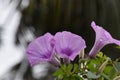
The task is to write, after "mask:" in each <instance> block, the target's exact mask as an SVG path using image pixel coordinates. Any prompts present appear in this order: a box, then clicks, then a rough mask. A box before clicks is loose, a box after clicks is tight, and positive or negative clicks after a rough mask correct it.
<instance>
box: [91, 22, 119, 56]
mask: <svg viewBox="0 0 120 80" xmlns="http://www.w3.org/2000/svg"><path fill="white" fill-rule="evenodd" d="M91 27H92V28H93V30H94V31H95V33H96V39H95V43H94V46H93V48H92V50H91V51H90V53H89V56H90V57H91V58H94V57H95V56H96V54H97V53H98V52H99V51H100V50H101V49H102V48H103V47H104V46H105V45H107V44H116V45H120V41H119V40H116V39H114V38H112V36H111V35H110V33H109V32H108V31H106V30H105V29H103V28H102V27H100V26H98V25H96V24H95V22H94V21H93V22H92V23H91Z"/></svg>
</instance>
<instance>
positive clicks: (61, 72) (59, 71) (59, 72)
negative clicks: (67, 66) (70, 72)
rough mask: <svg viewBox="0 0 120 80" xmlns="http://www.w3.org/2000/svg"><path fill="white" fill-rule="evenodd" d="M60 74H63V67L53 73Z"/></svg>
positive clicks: (54, 74)
mask: <svg viewBox="0 0 120 80" xmlns="http://www.w3.org/2000/svg"><path fill="white" fill-rule="evenodd" d="M60 74H63V71H62V70H61V69H59V70H57V71H56V72H55V73H53V76H59V75H60Z"/></svg>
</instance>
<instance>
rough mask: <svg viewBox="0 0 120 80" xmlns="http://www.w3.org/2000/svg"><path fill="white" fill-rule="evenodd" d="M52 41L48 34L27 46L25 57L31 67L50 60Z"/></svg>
mask: <svg viewBox="0 0 120 80" xmlns="http://www.w3.org/2000/svg"><path fill="white" fill-rule="evenodd" d="M52 39H53V36H52V35H51V34H50V33H46V34H45V35H43V36H40V37H38V38H37V39H35V40H34V41H32V42H31V43H30V44H29V45H28V48H27V57H28V60H29V62H30V63H31V65H35V64H37V63H39V62H45V61H50V60H51V58H52V54H53V45H51V41H52Z"/></svg>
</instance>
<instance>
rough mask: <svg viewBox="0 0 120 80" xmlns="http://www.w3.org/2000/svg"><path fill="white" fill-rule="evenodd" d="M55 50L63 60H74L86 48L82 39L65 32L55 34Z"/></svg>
mask: <svg viewBox="0 0 120 80" xmlns="http://www.w3.org/2000/svg"><path fill="white" fill-rule="evenodd" d="M54 39H55V50H56V52H57V53H58V54H59V55H60V56H61V57H62V58H69V59H70V60H74V58H75V57H76V56H77V55H78V54H79V52H80V51H81V50H82V49H84V48H85V47H86V44H85V41H84V40H83V39H82V37H80V36H78V35H76V34H73V33H71V32H67V31H63V32H58V33H56V34H55V37H54Z"/></svg>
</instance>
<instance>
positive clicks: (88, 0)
mask: <svg viewBox="0 0 120 80" xmlns="http://www.w3.org/2000/svg"><path fill="white" fill-rule="evenodd" d="M92 21H95V22H96V24H98V25H100V26H102V27H104V28H105V29H106V30H107V31H109V32H110V33H111V35H112V36H113V37H114V38H116V39H119V40H120V0H0V80H53V77H52V73H53V72H54V71H55V69H54V67H53V66H51V65H50V64H48V63H46V64H38V65H36V66H34V67H30V64H29V63H28V60H27V58H26V54H25V51H26V47H27V45H28V44H29V42H31V41H32V40H33V39H35V38H36V37H39V36H41V35H43V34H44V33H46V32H50V33H51V34H53V35H54V34H55V33H56V32H58V31H65V30H66V31H71V32H73V33H75V34H78V35H80V36H82V37H83V38H84V39H85V40H86V44H87V48H86V51H85V53H86V54H88V52H89V51H90V49H91V48H92V46H93V44H94V40H95V33H94V31H93V30H92V29H91V27H90V24H91V22H92ZM102 51H103V52H104V54H106V55H107V56H109V57H111V58H112V59H113V60H114V59H116V58H118V57H120V50H118V49H117V48H116V45H107V46H105V47H104V48H103V49H102Z"/></svg>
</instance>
